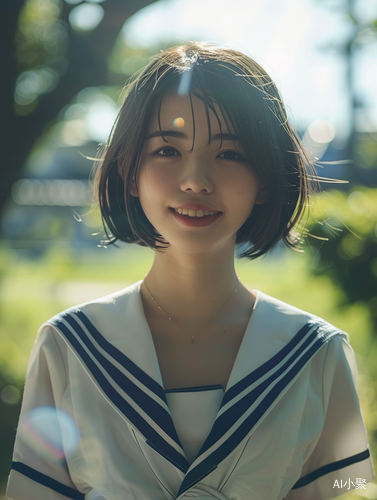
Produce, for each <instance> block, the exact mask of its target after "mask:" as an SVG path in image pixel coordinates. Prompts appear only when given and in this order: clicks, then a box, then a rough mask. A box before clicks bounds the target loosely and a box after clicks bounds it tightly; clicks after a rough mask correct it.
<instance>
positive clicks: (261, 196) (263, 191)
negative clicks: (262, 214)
mask: <svg viewBox="0 0 377 500" xmlns="http://www.w3.org/2000/svg"><path fill="white" fill-rule="evenodd" d="M269 197H270V192H269V190H268V189H267V188H266V186H265V185H264V184H261V185H260V186H259V190H258V194H257V197H256V199H255V204H256V205H262V204H263V203H264V202H265V201H266V200H267V199H268V198H269Z"/></svg>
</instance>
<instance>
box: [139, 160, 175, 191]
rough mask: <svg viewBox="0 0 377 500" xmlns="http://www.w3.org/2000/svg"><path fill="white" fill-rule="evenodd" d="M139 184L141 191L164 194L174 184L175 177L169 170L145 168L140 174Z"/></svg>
mask: <svg viewBox="0 0 377 500" xmlns="http://www.w3.org/2000/svg"><path fill="white" fill-rule="evenodd" d="M139 183H140V188H141V191H145V190H147V191H148V192H151V191H156V192H158V193H161V194H163V193H165V192H166V191H168V190H169V188H170V186H171V185H172V184H174V176H173V175H172V172H171V170H170V171H168V169H164V168H158V167H154V168H153V167H151V168H145V169H143V170H142V171H141V173H140V181H139Z"/></svg>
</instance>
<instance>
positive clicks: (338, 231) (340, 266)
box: [308, 186, 377, 336]
mask: <svg viewBox="0 0 377 500" xmlns="http://www.w3.org/2000/svg"><path fill="white" fill-rule="evenodd" d="M308 229H309V233H310V234H311V235H312V236H313V237H310V236H309V237H308V243H309V244H310V245H311V248H310V250H311V252H312V253H313V256H315V258H314V260H313V265H312V266H311V271H312V273H314V274H315V275H321V276H328V277H329V278H330V279H331V280H332V282H333V283H334V285H335V286H337V287H338V289H339V290H340V291H341V293H339V294H338V301H337V303H338V305H339V306H344V305H346V304H355V303H360V302H361V303H363V304H365V305H366V306H367V308H368V309H369V313H370V314H371V316H372V318H373V321H374V330H375V331H374V333H375V335H376V336H377V189H369V188H366V187H364V186H356V187H354V188H353V189H352V190H351V191H350V192H348V193H345V192H340V191H329V192H326V193H323V194H322V195H321V196H319V198H318V200H317V201H316V202H315V205H314V207H313V214H312V219H311V222H310V224H309V227H308Z"/></svg>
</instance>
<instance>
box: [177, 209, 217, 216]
mask: <svg viewBox="0 0 377 500" xmlns="http://www.w3.org/2000/svg"><path fill="white" fill-rule="evenodd" d="M174 210H175V211H176V212H178V213H179V214H181V215H188V216H189V217H203V216H204V215H214V214H218V213H219V212H208V210H194V209H192V208H175V209H174Z"/></svg>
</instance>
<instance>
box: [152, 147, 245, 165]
mask: <svg viewBox="0 0 377 500" xmlns="http://www.w3.org/2000/svg"><path fill="white" fill-rule="evenodd" d="M164 150H170V151H175V152H177V153H178V151H177V150H176V149H175V148H172V147H170V146H164V147H163V148H160V149H158V150H157V151H155V152H154V153H153V154H155V155H157V156H162V157H169V156H177V155H161V154H160V153H161V151H164ZM226 153H231V154H234V155H236V156H237V157H238V158H236V159H235V158H231V159H229V158H228V161H246V158H244V157H243V156H241V155H240V154H239V153H236V151H232V150H229V151H222V152H221V153H220V155H223V154H226ZM220 155H219V156H220ZM222 159H223V160H226V158H222Z"/></svg>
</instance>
